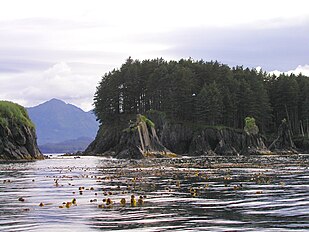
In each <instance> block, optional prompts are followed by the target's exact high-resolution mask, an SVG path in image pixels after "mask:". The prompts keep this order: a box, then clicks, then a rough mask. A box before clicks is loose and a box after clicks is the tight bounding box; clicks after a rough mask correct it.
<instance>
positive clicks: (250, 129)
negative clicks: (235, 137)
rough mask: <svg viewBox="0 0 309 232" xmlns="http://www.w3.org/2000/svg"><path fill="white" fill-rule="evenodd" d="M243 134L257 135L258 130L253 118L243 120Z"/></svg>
mask: <svg viewBox="0 0 309 232" xmlns="http://www.w3.org/2000/svg"><path fill="white" fill-rule="evenodd" d="M244 130H245V132H246V133H247V134H253V135H256V134H257V133H259V128H258V127H257V125H256V124H255V119H254V118H253V117H246V118H245V128H244Z"/></svg>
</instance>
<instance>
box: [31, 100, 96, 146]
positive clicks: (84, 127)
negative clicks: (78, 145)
mask: <svg viewBox="0 0 309 232" xmlns="http://www.w3.org/2000/svg"><path fill="white" fill-rule="evenodd" d="M27 110H28V114H29V117H30V118H31V120H32V122H33V123H34V124H35V126H36V132H37V137H38V140H37V142H38V145H39V147H41V146H42V145H44V144H49V145H50V144H55V143H63V142H65V141H67V140H76V139H78V138H81V137H84V138H88V140H89V138H91V139H93V138H94V137H95V136H96V133H97V130H98V122H97V121H96V118H95V115H94V114H93V112H92V111H89V112H85V111H83V110H82V109H80V108H78V107H76V106H74V105H71V104H67V103H65V102H63V101H61V100H58V99H55V98H53V99H51V100H49V101H47V102H44V103H42V104H40V105H38V106H35V107H30V108H28V109H27ZM88 140H87V139H86V141H88Z"/></svg>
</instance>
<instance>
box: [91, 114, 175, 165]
mask: <svg viewBox="0 0 309 232" xmlns="http://www.w3.org/2000/svg"><path fill="white" fill-rule="evenodd" d="M143 120H149V119H147V118H146V117H144V116H141V115H137V118H136V122H133V120H129V121H128V122H127V124H120V125H109V126H102V127H101V128H100V130H99V133H98V135H97V137H96V139H95V140H94V141H93V142H92V143H91V144H90V145H89V147H88V148H87V149H86V151H85V153H86V154H92V155H96V154H103V155H107V156H112V157H115V158H119V159H124V158H128V159H142V158H146V157H147V156H149V157H160V156H162V157H164V155H166V154H169V153H171V152H170V151H169V150H168V149H167V148H166V147H164V146H163V145H162V143H161V142H160V141H159V138H158V136H157V133H156V130H155V128H154V127H152V126H150V125H147V123H146V121H143Z"/></svg>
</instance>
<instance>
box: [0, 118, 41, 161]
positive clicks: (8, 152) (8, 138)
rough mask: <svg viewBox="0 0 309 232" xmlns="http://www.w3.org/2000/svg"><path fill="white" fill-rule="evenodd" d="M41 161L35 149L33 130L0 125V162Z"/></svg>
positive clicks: (37, 150)
mask: <svg viewBox="0 0 309 232" xmlns="http://www.w3.org/2000/svg"><path fill="white" fill-rule="evenodd" d="M33 159H43V155H42V153H41V152H40V150H39V149H38V147H37V143H36V134H35V129H34V128H30V127H28V126H26V125H19V124H16V123H11V124H10V125H9V126H4V125H1V124H0V160H33Z"/></svg>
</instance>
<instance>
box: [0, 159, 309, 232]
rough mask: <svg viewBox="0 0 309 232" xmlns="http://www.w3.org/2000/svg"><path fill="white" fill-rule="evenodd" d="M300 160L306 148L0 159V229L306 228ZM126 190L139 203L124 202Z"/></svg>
mask: <svg viewBox="0 0 309 232" xmlns="http://www.w3.org/2000/svg"><path fill="white" fill-rule="evenodd" d="M308 164H309V155H299V156H290V157H280V156H261V157H250V158H248V157H237V158H228V157H216V158H214V157H213V158H195V159H192V158H178V159H152V160H146V161H119V160H113V159H106V158H100V157H81V158H76V157H75V158H74V157H61V156H55V155H54V156H52V157H51V159H46V160H42V161H36V162H27V163H0V231H33V232H34V231H53V232H54V231H102V230H104V231H110V230H118V231H309V169H308ZM131 195H134V196H135V199H136V200H137V199H139V197H140V196H144V198H143V203H142V202H140V203H141V204H137V205H136V206H131V205H130V199H131ZM73 198H75V199H76V204H70V203H68V204H67V205H66V202H71V201H72V199H73ZM107 198H110V199H111V200H112V202H113V203H112V204H111V205H106V202H103V200H104V201H106V199H107ZM121 198H125V199H126V202H127V203H126V204H125V205H124V206H123V205H121V204H120V199H121ZM40 203H42V204H43V206H39V204H40ZM74 203H75V202H74ZM66 206H68V207H66Z"/></svg>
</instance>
